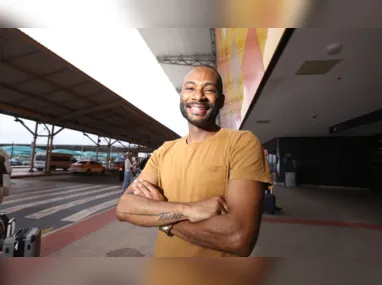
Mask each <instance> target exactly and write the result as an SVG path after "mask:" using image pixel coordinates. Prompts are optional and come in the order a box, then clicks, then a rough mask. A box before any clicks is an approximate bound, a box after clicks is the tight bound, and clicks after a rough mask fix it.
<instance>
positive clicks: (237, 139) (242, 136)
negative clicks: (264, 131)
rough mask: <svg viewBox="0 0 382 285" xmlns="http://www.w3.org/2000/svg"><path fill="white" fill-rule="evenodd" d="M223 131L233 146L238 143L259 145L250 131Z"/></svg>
mask: <svg viewBox="0 0 382 285" xmlns="http://www.w3.org/2000/svg"><path fill="white" fill-rule="evenodd" d="M224 131H225V133H226V134H227V137H229V138H230V140H231V142H232V143H233V144H238V143H239V144H241V143H243V144H246V143H249V142H254V143H260V141H259V139H258V138H257V136H256V135H255V134H254V133H253V132H251V131H247V130H232V129H224Z"/></svg>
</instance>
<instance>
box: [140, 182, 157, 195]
mask: <svg viewBox="0 0 382 285" xmlns="http://www.w3.org/2000/svg"><path fill="white" fill-rule="evenodd" d="M138 181H139V182H140V183H142V184H143V185H145V186H146V188H147V189H148V190H149V191H150V192H158V189H157V188H156V187H155V186H154V185H152V184H151V183H150V182H148V181H146V180H142V181H141V180H138Z"/></svg>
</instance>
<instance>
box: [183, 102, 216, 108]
mask: <svg viewBox="0 0 382 285" xmlns="http://www.w3.org/2000/svg"><path fill="white" fill-rule="evenodd" d="M183 105H184V106H185V107H188V108H191V107H203V108H205V109H212V108H213V106H212V104H211V103H206V102H190V103H184V104H183Z"/></svg>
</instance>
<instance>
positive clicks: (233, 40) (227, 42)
mask: <svg viewBox="0 0 382 285" xmlns="http://www.w3.org/2000/svg"><path fill="white" fill-rule="evenodd" d="M283 31H284V29H255V28H254V29H247V28H240V29H233V28H230V29H225V28H221V29H216V47H217V68H218V71H219V72H220V74H221V75H222V77H223V83H224V94H225V96H226V103H225V106H224V108H223V110H222V111H221V113H220V125H221V126H222V127H225V128H232V129H238V128H239V127H240V124H241V122H242V120H243V118H244V116H245V114H246V112H247V111H248V107H249V105H250V104H251V102H252V100H253V97H254V95H255V93H256V90H257V88H258V86H259V84H260V82H261V79H262V78H263V75H264V72H265V69H266V68H267V66H268V63H269V61H270V58H271V56H272V55H273V53H274V50H275V49H276V46H277V44H278V42H279V40H280V38H281V36H282V33H283Z"/></svg>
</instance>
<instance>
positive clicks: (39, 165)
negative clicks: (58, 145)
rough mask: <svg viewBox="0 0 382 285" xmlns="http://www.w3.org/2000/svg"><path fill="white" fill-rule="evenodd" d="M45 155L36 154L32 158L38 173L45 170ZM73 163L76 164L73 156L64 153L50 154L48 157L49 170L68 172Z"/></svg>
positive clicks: (42, 153) (41, 153)
mask: <svg viewBox="0 0 382 285" xmlns="http://www.w3.org/2000/svg"><path fill="white" fill-rule="evenodd" d="M45 161H46V153H45V152H38V153H36V155H35V157H34V167H35V168H36V169H37V170H38V171H42V170H44V169H45ZM73 162H76V160H75V159H74V157H73V155H71V154H65V153H52V154H51V155H50V170H52V171H54V170H56V169H63V170H64V171H66V170H68V169H69V168H70V166H71V165H72V163H73Z"/></svg>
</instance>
